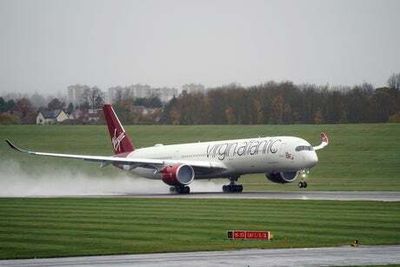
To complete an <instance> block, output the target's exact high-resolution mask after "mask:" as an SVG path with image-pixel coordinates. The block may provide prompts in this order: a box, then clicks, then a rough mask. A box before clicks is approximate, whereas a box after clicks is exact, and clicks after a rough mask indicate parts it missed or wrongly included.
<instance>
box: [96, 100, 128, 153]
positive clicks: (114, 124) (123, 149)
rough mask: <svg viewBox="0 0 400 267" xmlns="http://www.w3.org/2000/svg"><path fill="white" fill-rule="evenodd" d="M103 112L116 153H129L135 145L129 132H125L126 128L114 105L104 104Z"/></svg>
mask: <svg viewBox="0 0 400 267" xmlns="http://www.w3.org/2000/svg"><path fill="white" fill-rule="evenodd" d="M103 112H104V118H105V119H106V122H107V126H108V132H109V133H110V138H111V143H112V146H113V149H114V153H115V154H121V153H129V152H132V151H133V150H135V146H134V145H133V143H132V141H131V139H130V138H129V136H128V134H127V133H126V132H125V129H124V127H123V126H122V124H121V122H120V121H119V119H118V117H117V115H116V114H115V111H114V109H113V107H112V106H111V105H104V106H103Z"/></svg>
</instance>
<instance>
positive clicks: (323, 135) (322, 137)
mask: <svg viewBox="0 0 400 267" xmlns="http://www.w3.org/2000/svg"><path fill="white" fill-rule="evenodd" d="M321 141H322V142H325V143H327V144H329V137H328V135H327V134H326V133H324V132H322V133H321Z"/></svg>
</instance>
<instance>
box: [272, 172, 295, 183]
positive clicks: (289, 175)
mask: <svg viewBox="0 0 400 267" xmlns="http://www.w3.org/2000/svg"><path fill="white" fill-rule="evenodd" d="M299 173H300V172H299V171H288V172H272V173H266V174H265V176H266V177H267V179H268V180H270V181H271V182H274V183H279V184H286V183H291V182H293V181H294V180H296V178H297V177H298V176H299Z"/></svg>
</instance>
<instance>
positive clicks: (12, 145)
mask: <svg viewBox="0 0 400 267" xmlns="http://www.w3.org/2000/svg"><path fill="white" fill-rule="evenodd" d="M5 141H6V143H7V144H8V145H9V146H10V147H11V148H12V149H16V146H15V145H14V144H13V143H11V141H10V140H8V139H6V140H5Z"/></svg>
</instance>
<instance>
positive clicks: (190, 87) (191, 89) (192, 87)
mask: <svg viewBox="0 0 400 267" xmlns="http://www.w3.org/2000/svg"><path fill="white" fill-rule="evenodd" d="M184 92H185V93H187V94H196V93H200V94H204V93H205V92H206V88H205V87H204V85H202V84H195V83H190V84H185V85H182V93H184Z"/></svg>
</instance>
